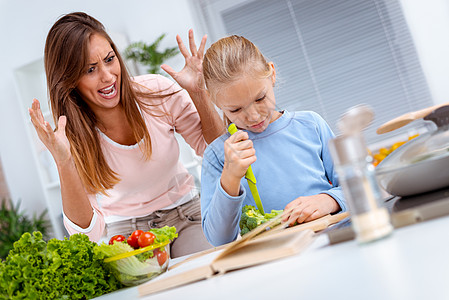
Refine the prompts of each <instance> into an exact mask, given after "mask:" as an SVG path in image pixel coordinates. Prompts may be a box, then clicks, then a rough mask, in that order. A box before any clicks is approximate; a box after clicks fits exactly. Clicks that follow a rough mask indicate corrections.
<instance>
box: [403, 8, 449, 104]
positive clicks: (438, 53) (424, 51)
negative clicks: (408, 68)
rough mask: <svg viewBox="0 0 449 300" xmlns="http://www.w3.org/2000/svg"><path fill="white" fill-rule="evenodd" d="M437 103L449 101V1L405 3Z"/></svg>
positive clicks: (416, 44) (424, 68) (406, 14)
mask: <svg viewBox="0 0 449 300" xmlns="http://www.w3.org/2000/svg"><path fill="white" fill-rule="evenodd" d="M401 4H402V8H403V10H404V15H405V18H406V20H407V23H408V25H409V28H410V31H411V34H412V36H413V40H414V42H415V46H416V50H417V51H418V55H419V57H420V61H421V64H422V68H423V70H424V73H425V75H426V78H427V83H428V84H429V87H430V92H431V94H432V97H433V100H434V102H435V104H440V103H445V102H449V0H425V1H424V0H401Z"/></svg>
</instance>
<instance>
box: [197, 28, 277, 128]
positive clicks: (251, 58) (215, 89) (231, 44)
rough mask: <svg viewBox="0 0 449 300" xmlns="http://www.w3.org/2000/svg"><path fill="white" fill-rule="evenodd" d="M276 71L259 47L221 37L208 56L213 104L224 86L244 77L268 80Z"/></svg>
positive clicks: (206, 70)
mask: <svg viewBox="0 0 449 300" xmlns="http://www.w3.org/2000/svg"><path fill="white" fill-rule="evenodd" d="M272 72H273V70H272V69H271V67H270V65H269V64H268V61H267V59H266V58H265V57H264V56H263V54H262V53H261V52H260V50H259V48H258V47H257V46H256V45H254V44H253V43H252V42H251V41H249V40H248V39H246V38H244V37H242V36H238V35H231V36H228V37H224V38H221V39H219V40H218V41H216V42H215V43H213V44H212V45H211V46H210V47H209V49H207V51H206V54H205V55H204V60H203V74H204V80H205V83H206V87H207V90H208V91H209V94H210V96H211V98H212V100H213V101H214V98H215V95H216V94H217V93H219V90H220V88H221V87H223V86H225V85H227V84H230V83H233V82H236V81H237V80H239V79H241V78H242V76H245V75H249V76H255V77H257V78H267V77H269V76H271V75H272ZM223 119H224V121H225V125H229V120H228V118H227V117H226V116H225V115H223Z"/></svg>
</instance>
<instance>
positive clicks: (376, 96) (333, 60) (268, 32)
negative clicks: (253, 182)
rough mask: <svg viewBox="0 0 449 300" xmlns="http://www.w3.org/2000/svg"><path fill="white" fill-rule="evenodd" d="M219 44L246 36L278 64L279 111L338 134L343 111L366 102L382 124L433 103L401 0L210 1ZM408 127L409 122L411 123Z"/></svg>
mask: <svg viewBox="0 0 449 300" xmlns="http://www.w3.org/2000/svg"><path fill="white" fill-rule="evenodd" d="M198 3H199V4H197V5H198V7H199V9H200V10H201V12H202V15H203V17H204V21H205V24H206V26H207V29H208V32H209V35H210V36H211V41H210V42H213V41H215V40H217V39H219V38H220V37H223V36H225V35H229V34H238V35H243V36H245V37H246V38H248V39H249V40H251V41H252V42H254V43H255V44H256V45H257V46H258V47H259V48H260V50H261V51H262V53H263V54H264V55H265V56H266V57H267V58H268V59H269V60H272V61H273V62H274V63H275V66H276V68H277V74H278V79H279V82H278V88H277V90H276V102H277V106H278V107H279V109H287V110H289V111H295V110H313V111H316V112H317V113H319V114H320V115H321V116H322V117H323V118H324V119H325V120H326V121H327V122H328V123H329V125H330V126H331V127H332V129H333V130H334V132H335V133H338V129H337V127H336V123H337V120H338V119H339V117H340V115H341V114H342V113H343V112H345V111H346V110H347V109H348V108H350V107H351V106H354V105H356V104H361V103H366V104H369V105H371V107H372V108H373V109H374V113H375V120H374V122H373V123H372V125H371V126H370V127H369V128H368V129H367V131H366V133H365V137H366V139H367V142H368V143H370V144H372V143H376V142H379V141H381V140H385V139H387V138H388V139H390V138H394V137H395V136H396V135H398V134H400V133H402V134H403V133H404V132H403V131H393V132H391V133H388V134H384V135H377V134H376V133H375V130H376V128H377V127H379V126H380V125H381V124H383V123H385V122H387V121H389V120H391V119H393V118H395V117H397V116H399V115H402V114H404V113H407V112H411V111H415V110H418V109H422V108H424V107H428V106H431V105H433V101H432V99H431V96H430V92H429V88H428V86H427V83H426V80H425V77H424V74H423V72H422V69H421V66H420V63H419V59H418V56H417V53H416V50H415V47H414V44H413V41H412V38H411V35H410V33H409V30H408V27H407V24H406V21H405V19H404V16H403V14H402V9H401V5H400V3H399V2H398V1H397V0H363V1H360V0H282V1H276V0H258V1H250V0H232V1H230V0H228V1H226V0H223V1H220V0H202V1H199V2H198ZM406 128H407V127H406Z"/></svg>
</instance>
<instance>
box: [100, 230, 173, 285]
mask: <svg viewBox="0 0 449 300" xmlns="http://www.w3.org/2000/svg"><path fill="white" fill-rule="evenodd" d="M140 231H141V230H140ZM133 235H134V237H135V236H137V238H138V239H137V240H139V241H143V242H142V243H140V246H139V244H135V243H134V242H133V241H132V239H133ZM177 235H178V234H177V233H176V228H174V227H168V226H165V227H163V228H155V229H150V230H149V231H148V232H143V231H141V232H139V231H138V232H137V234H136V231H135V232H133V233H132V234H131V236H130V237H129V238H128V239H126V240H124V239H123V238H118V239H117V236H114V237H113V238H115V240H113V238H112V239H111V240H112V242H111V241H110V244H105V243H102V244H100V247H99V248H100V249H101V250H100V251H101V252H103V253H104V255H105V259H104V263H105V264H106V267H108V268H109V269H110V270H111V272H112V274H113V275H114V276H115V277H116V278H117V279H118V280H119V281H120V282H121V283H122V284H123V285H125V286H135V285H139V284H141V283H144V282H146V281H149V280H151V279H153V278H155V277H157V276H159V275H160V274H162V273H164V272H166V271H167V268H168V265H169V261H170V246H169V243H170V242H171V241H172V240H173V239H174V238H176V237H177ZM140 236H142V238H140V239H139V237H140Z"/></svg>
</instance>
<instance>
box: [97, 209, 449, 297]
mask: <svg viewBox="0 0 449 300" xmlns="http://www.w3.org/2000/svg"><path fill="white" fill-rule="evenodd" d="M448 229H449V216H446V217H441V218H438V219H434V220H429V221H426V222H422V223H418V224H414V225H410V226H407V227H402V228H398V229H395V230H394V231H393V234H392V235H390V236H388V237H387V238H384V239H382V240H379V241H376V242H373V243H370V244H364V245H360V244H358V243H357V242H356V241H354V240H351V241H348V242H343V243H339V244H335V245H329V243H328V240H327V235H325V234H322V235H319V236H318V238H317V239H315V241H314V242H313V244H312V245H311V246H309V248H308V249H307V250H306V251H304V252H303V253H301V254H298V255H295V256H292V257H288V258H285V259H281V260H278V261H275V262H270V263H266V264H262V265H258V266H254V267H250V268H246V269H242V270H238V271H233V272H230V273H227V274H224V275H220V276H214V277H212V278H209V279H207V280H202V281H198V282H195V283H192V284H189V285H185V286H181V287H178V288H173V289H170V290H167V291H164V292H160V293H157V294H153V295H148V296H144V297H141V298H139V296H138V290H137V287H131V288H125V289H122V290H119V291H116V292H113V293H110V294H107V295H103V296H101V297H98V298H96V299H99V300H115V299H117V300H119V299H120V300H123V299H127V300H128V299H164V300H167V299H226V300H228V299H232V298H236V297H237V299H242V298H243V297H245V298H247V299H291V298H292V297H293V298H294V299H331V298H334V299H449V284H448V281H449V238H448V235H447V230H448ZM181 259H182V258H181ZM177 261H179V259H177ZM190 263H191V262H190ZM239 295H241V296H239Z"/></svg>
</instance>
